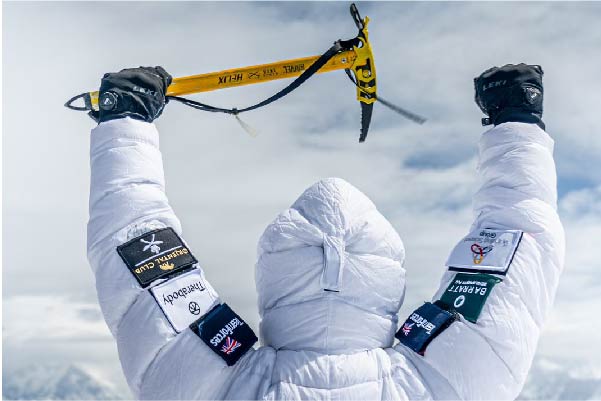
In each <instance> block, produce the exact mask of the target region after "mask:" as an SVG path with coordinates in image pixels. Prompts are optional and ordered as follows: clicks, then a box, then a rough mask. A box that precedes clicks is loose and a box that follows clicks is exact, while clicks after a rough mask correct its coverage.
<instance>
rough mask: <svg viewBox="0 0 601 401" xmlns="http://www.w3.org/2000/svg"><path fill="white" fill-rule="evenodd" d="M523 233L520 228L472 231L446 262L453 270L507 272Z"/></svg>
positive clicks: (503, 273)
mask: <svg viewBox="0 0 601 401" xmlns="http://www.w3.org/2000/svg"><path fill="white" fill-rule="evenodd" d="M522 235H523V232H522V231H520V230H492V229H479V230H475V231H472V232H471V233H469V234H468V235H467V237H465V238H463V239H462V240H461V241H460V242H459V243H458V244H457V245H456V246H455V248H454V249H453V251H452V252H451V255H450V256H449V259H448V260H447V263H446V265H447V266H448V267H449V270H453V271H463V272H471V273H492V274H502V275H505V274H507V270H508V269H509V265H511V261H512V260H513V256H514V255H515V251H516V250H517V248H518V245H519V244H520V241H521V239H522Z"/></svg>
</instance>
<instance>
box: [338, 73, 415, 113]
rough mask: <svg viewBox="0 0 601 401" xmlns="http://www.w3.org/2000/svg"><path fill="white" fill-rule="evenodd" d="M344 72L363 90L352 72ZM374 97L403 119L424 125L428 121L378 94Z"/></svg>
mask: <svg viewBox="0 0 601 401" xmlns="http://www.w3.org/2000/svg"><path fill="white" fill-rule="evenodd" d="M344 72H346V75H347V76H348V77H349V79H350V80H351V82H352V83H354V84H355V86H356V87H358V88H359V89H361V87H360V86H359V84H358V83H357V81H356V80H355V78H354V77H353V76H352V74H351V71H350V70H349V69H348V68H347V69H345V70H344ZM373 96H374V97H375V98H376V100H377V101H378V102H380V103H382V105H383V106H386V107H388V108H389V109H390V110H392V111H395V112H397V113H398V114H400V115H402V116H403V117H405V118H407V119H409V120H411V121H413V122H415V123H418V124H423V123H425V122H426V121H427V120H426V119H425V118H424V117H422V116H420V115H417V114H415V113H412V112H410V111H408V110H405V109H403V108H402V107H399V106H397V105H396V104H392V103H390V102H389V101H388V100H385V99H383V98H382V97H381V96H379V95H377V94H373Z"/></svg>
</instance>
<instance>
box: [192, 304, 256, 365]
mask: <svg viewBox="0 0 601 401" xmlns="http://www.w3.org/2000/svg"><path fill="white" fill-rule="evenodd" d="M191 329H192V330H193V331H194V332H195V333H196V334H197V335H198V336H199V337H200V338H201V339H202V341H203V342H204V343H205V344H207V345H208V346H209V348H211V349H212V350H213V352H215V353H216V354H217V355H219V356H220V357H221V358H222V359H223V360H224V361H225V363H226V364H227V365H228V366H232V365H234V364H235V363H236V362H237V361H238V359H240V358H241V357H242V355H244V354H245V353H246V352H247V351H248V350H249V349H251V348H252V346H253V345H254V344H255V343H256V342H257V336H255V333H254V332H253V331H252V329H251V328H250V327H249V326H248V324H246V322H245V321H244V320H242V318H241V317H240V316H238V315H237V314H236V313H235V312H234V311H233V310H232V309H231V308H230V307H229V306H228V305H227V304H221V305H219V306H217V307H215V308H214V309H213V310H212V311H211V312H209V313H208V314H207V315H206V316H205V317H204V318H202V319H201V320H200V321H198V322H195V323H193V324H192V326H191Z"/></svg>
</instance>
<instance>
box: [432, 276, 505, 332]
mask: <svg viewBox="0 0 601 401" xmlns="http://www.w3.org/2000/svg"><path fill="white" fill-rule="evenodd" d="M501 281H503V280H501V279H500V278H498V277H495V276H491V275H490V274H469V273H457V274H456V275H455V277H454V278H453V280H452V281H451V284H449V286H448V287H447V289H446V290H445V292H444V293H443V294H442V297H441V298H440V300H441V301H442V302H444V303H445V304H446V305H448V306H450V307H452V308H454V309H455V310H456V311H457V312H459V313H461V314H462V315H463V317H465V319H466V320H468V321H470V322H472V323H476V321H477V320H478V316H480V312H481V311H482V308H483V307H484V303H485V302H486V298H488V296H489V295H490V293H491V291H492V289H493V287H494V286H495V285H496V284H497V283H500V282H501Z"/></svg>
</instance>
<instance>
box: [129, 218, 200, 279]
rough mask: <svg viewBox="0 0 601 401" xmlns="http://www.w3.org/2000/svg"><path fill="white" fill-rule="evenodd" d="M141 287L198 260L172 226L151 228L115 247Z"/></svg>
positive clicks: (189, 266) (188, 266)
mask: <svg viewBox="0 0 601 401" xmlns="http://www.w3.org/2000/svg"><path fill="white" fill-rule="evenodd" d="M117 252H118V253H119V255H120V256H121V259H123V262H125V264H126V265H127V267H128V268H129V270H130V271H131V272H132V274H133V275H134V277H135V278H136V279H137V280H138V282H139V283H140V285H141V286H142V287H144V288H145V287H147V286H148V285H149V284H150V283H151V282H153V281H154V280H157V279H159V278H163V277H166V276H167V275H171V274H173V273H175V272H181V271H183V270H185V269H188V268H191V266H192V265H193V264H195V263H198V262H197V260H196V258H195V257H194V256H192V254H191V253H190V250H189V249H188V247H187V246H185V245H184V243H183V241H182V240H181V238H180V237H178V235H177V234H176V233H175V231H173V229H172V228H163V229H160V230H155V231H151V232H149V233H146V234H144V235H142V236H140V237H137V238H134V239H132V240H131V241H128V242H126V243H125V244H123V245H120V246H118V247H117Z"/></svg>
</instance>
